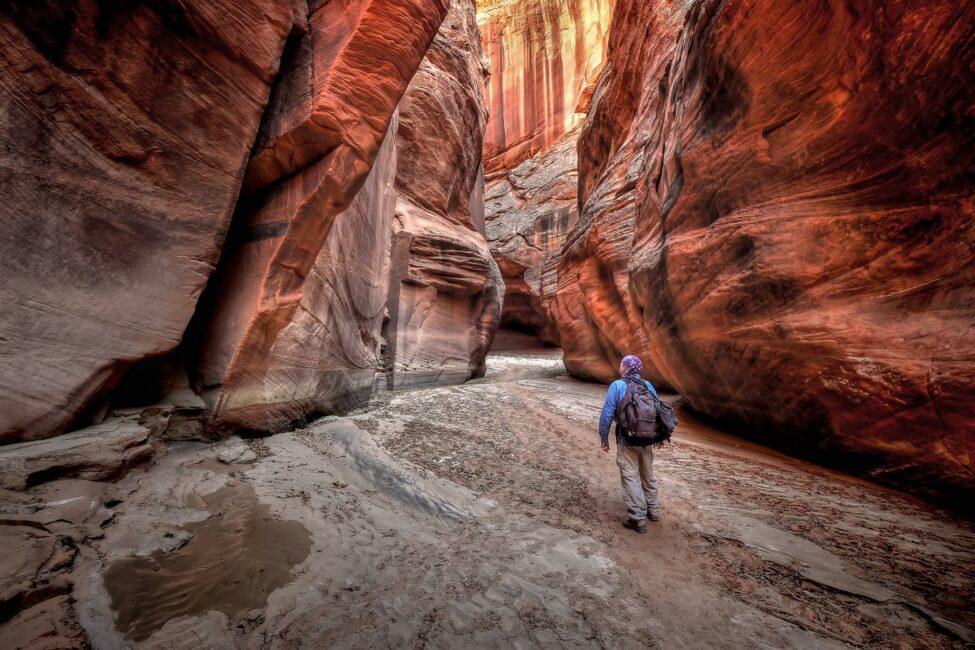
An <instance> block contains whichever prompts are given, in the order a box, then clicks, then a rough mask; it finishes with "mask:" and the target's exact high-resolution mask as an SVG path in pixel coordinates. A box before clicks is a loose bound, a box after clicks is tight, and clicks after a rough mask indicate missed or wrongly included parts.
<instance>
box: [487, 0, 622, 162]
mask: <svg viewBox="0 0 975 650" xmlns="http://www.w3.org/2000/svg"><path fill="white" fill-rule="evenodd" d="M612 7H613V0H486V1H485V0H482V1H481V2H478V23H479V24H480V28H481V33H482V36H483V40H484V50H485V53H486V54H487V56H488V58H489V60H490V63H491V82H490V85H489V86H488V91H487V98H488V107H489V109H490V119H489V121H488V126H487V134H486V136H485V146H484V167H485V169H486V170H487V172H488V173H489V174H490V173H492V172H495V171H498V170H510V169H513V168H514V167H516V166H517V165H518V164H519V163H521V162H523V161H525V160H527V159H528V158H530V157H531V156H533V155H534V154H536V153H538V152H540V151H543V150H544V149H546V148H548V147H549V146H551V145H553V144H555V143H556V142H557V141H558V140H559V139H560V138H561V137H562V135H563V134H565V133H568V132H569V131H571V130H572V129H573V128H574V127H576V126H577V125H578V124H579V123H580V122H581V121H582V118H583V116H584V113H585V110H586V107H587V104H588V99H589V94H590V93H591V91H592V86H593V84H594V83H595V81H596V78H597V77H598V75H599V71H600V70H601V69H602V65H603V57H604V50H605V45H606V37H607V31H608V29H609V24H610V15H611V13H612Z"/></svg>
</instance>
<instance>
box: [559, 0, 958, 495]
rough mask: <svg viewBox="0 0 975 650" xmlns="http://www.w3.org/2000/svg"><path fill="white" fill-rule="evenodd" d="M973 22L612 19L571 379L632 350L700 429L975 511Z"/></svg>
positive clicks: (569, 263) (566, 277)
mask: <svg viewBox="0 0 975 650" xmlns="http://www.w3.org/2000/svg"><path fill="white" fill-rule="evenodd" d="M973 24H975V9H973V8H972V7H971V6H969V5H966V4H964V3H953V2H947V1H932V2H925V3H922V4H921V5H918V4H916V3H908V2H885V3H879V2H859V3H854V4H852V5H851V4H850V3H842V2H823V3H777V2H771V1H768V0H750V1H747V2H738V3H723V2H717V1H711V0H701V1H697V2H691V3H684V4H682V5H673V4H672V3H665V2H648V3H633V4H631V5H628V6H626V7H625V8H621V9H620V11H618V13H617V14H616V16H615V17H614V24H613V30H612V37H611V43H610V54H609V62H608V64H607V72H606V74H605V75H604V77H603V78H602V80H601V82H600V85H599V88H598V89H597V90H596V92H595V96H594V100H593V105H592V108H591V111H590V116H589V120H588V123H587V125H586V127H585V130H584V134H583V138H582V144H581V146H580V151H581V152H582V153H583V155H582V163H581V166H580V176H581V180H580V187H581V190H582V195H581V197H580V199H581V202H582V205H583V215H582V217H581V219H580V222H579V224H578V225H577V227H576V229H575V230H574V231H573V233H572V235H571V237H570V243H569V245H568V246H567V248H566V253H565V257H564V259H563V261H562V266H561V267H560V269H559V296H558V303H559V306H560V309H559V314H558V318H559V325H560V329H562V334H563V341H570V342H571V345H570V344H567V346H568V347H574V348H576V351H575V352H573V353H572V354H571V355H567V358H566V361H567V365H569V367H570V369H571V370H573V371H574V372H575V373H576V374H580V375H583V376H595V377H603V376H604V375H606V374H607V373H606V369H607V367H611V365H612V363H613V362H615V360H616V355H617V354H618V353H619V352H620V351H621V350H619V346H618V344H617V343H616V342H617V341H620V340H625V339H626V338H627V337H635V339H634V343H633V344H640V345H642V346H644V347H643V348H642V350H643V354H644V355H645V357H647V358H648V359H649V360H650V361H651V362H652V364H653V367H654V372H655V373H657V374H658V375H659V376H660V377H661V378H663V379H665V380H666V381H667V382H668V383H670V384H671V385H673V386H674V387H675V388H676V389H677V390H679V391H680V392H681V393H682V394H683V395H684V397H685V399H686V400H687V401H688V402H689V403H690V404H691V405H692V406H693V407H694V408H696V409H698V410H700V411H702V412H704V413H706V414H708V415H711V416H713V417H716V418H720V419H722V420H726V421H732V422H738V423H743V424H745V425H747V426H748V430H749V431H750V432H752V434H751V435H757V436H760V437H761V438H763V439H765V440H767V441H771V442H773V443H775V444H777V445H779V446H784V447H788V448H791V449H793V450H797V451H799V452H801V453H804V454H815V455H817V456H819V457H820V458H824V459H827V460H828V461H829V462H832V463H842V464H846V465H848V466H850V467H855V468H856V469H858V470H859V471H866V472H868V473H869V474H870V475H871V476H874V477H877V478H881V479H884V480H888V481H892V482H896V483H898V484H901V485H910V486H911V487H912V489H913V490H914V491H916V492H927V493H933V494H939V495H941V496H945V497H954V498H957V499H964V498H967V497H966V496H965V495H968V497H970V494H971V490H972V488H973V487H975V469H973V465H972V452H973V445H975V420H973V415H972V414H973V413H975V402H973V400H975V334H973V331H975V330H973V329H972V327H971V323H972V321H973V316H975V307H973V305H975V289H973V287H975V271H973V269H975V267H973V265H972V264H971V261H972V259H973V251H975V231H973V223H975V220H973V218H972V217H973V208H975V201H973V193H972V184H971V174H972V171H973V169H975V157H973V153H972V152H973V144H975V129H973V128H972V125H971V114H970V107H971V106H972V103H973V100H975V96H973V86H972V84H971V75H970V70H971V69H972V67H973V64H975V50H973V48H972V42H973V41H972V38H973V35H972V34H973V33H972V27H971V26H972V25H973ZM647 34H650V35H652V36H651V37H650V38H647V37H646V35H647ZM590 269H595V270H596V272H594V271H592V270H590ZM600 273H601V274H602V278H601V279H600V280H599V281H597V282H595V283H592V284H590V283H589V282H588V279H590V278H593V277H597V276H599V274H600ZM583 316H584V317H583ZM567 332H573V335H572V336H569V335H567Z"/></svg>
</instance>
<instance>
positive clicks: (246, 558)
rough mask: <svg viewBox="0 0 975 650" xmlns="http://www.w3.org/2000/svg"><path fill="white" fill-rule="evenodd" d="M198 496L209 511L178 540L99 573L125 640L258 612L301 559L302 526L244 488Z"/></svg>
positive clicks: (306, 540) (305, 549) (304, 550)
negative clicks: (169, 625)
mask: <svg viewBox="0 0 975 650" xmlns="http://www.w3.org/2000/svg"><path fill="white" fill-rule="evenodd" d="M197 499H199V505H200V506H201V507H202V508H205V509H206V510H208V511H209V512H210V513H211V516H210V517H209V518H208V519H206V520H204V521H201V522H197V523H192V524H188V525H187V526H185V527H184V529H185V530H186V531H187V532H188V533H189V534H190V535H191V537H190V539H189V541H188V542H187V543H186V544H185V545H183V546H182V547H180V548H178V549H176V550H175V551H172V552H170V553H163V552H157V553H154V554H152V555H151V556H149V557H134V558H130V559H126V560H122V561H118V562H115V563H113V564H112V565H111V566H109V568H108V570H107V571H106V573H105V588H106V590H107V591H108V594H109V597H110V598H111V606H112V611H113V613H114V618H115V626H116V627H117V629H118V630H119V631H121V632H122V633H123V634H124V635H125V636H126V637H127V638H128V639H130V640H133V641H143V640H145V639H148V638H149V637H150V636H152V634H153V633H154V632H156V631H157V630H159V629H161V628H162V627H163V626H164V625H165V624H166V622H167V621H169V620H171V619H174V618H179V617H183V616H198V615H202V614H204V613H205V612H207V611H210V610H217V611H221V612H223V613H224V614H226V615H227V616H228V617H230V618H231V619H234V618H239V617H241V616H242V615H244V614H246V613H247V612H249V611H251V610H254V609H262V608H263V607H264V606H265V605H266V603H267V598H268V596H269V595H270V594H271V592H273V591H274V590H276V589H278V588H280V587H282V586H284V585H285V584H287V583H288V582H290V580H291V570H292V569H293V568H294V567H295V566H297V565H298V564H300V563H301V562H302V561H304V559H305V558H306V557H308V553H309V552H310V550H311V536H310V534H309V532H308V530H306V529H305V527H304V526H302V525H301V524H300V523H298V522H296V521H283V520H280V519H277V518H275V517H274V516H273V515H272V514H271V512H270V508H269V506H267V505H265V504H263V503H261V502H260V501H259V500H258V498H257V496H256V495H255V493H254V491H253V489H252V488H251V487H250V486H249V485H247V484H243V483H231V484H229V485H227V486H225V487H223V488H221V489H219V490H217V491H216V492H213V493H211V494H208V495H206V496H204V497H197ZM197 499H194V503H193V504H192V505H193V506H194V507H195V506H197V505H198V504H197V503H196V501H197Z"/></svg>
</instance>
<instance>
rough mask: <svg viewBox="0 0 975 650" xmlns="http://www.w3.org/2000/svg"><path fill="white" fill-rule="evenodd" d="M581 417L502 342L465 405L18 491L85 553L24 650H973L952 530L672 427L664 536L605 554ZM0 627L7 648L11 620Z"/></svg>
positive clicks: (597, 396) (512, 341)
mask: <svg viewBox="0 0 975 650" xmlns="http://www.w3.org/2000/svg"><path fill="white" fill-rule="evenodd" d="M603 393H604V387H603V386H599V385H594V384H586V383H583V382H579V381H575V380H573V379H571V378H569V377H568V376H566V375H565V374H564V369H563V367H562V364H561V360H560V353H559V351H558V350H551V349H548V350H545V349H539V348H534V347H532V346H531V345H530V343H528V339H527V338H524V339H523V338H519V337H517V336H513V335H507V334H505V335H504V336H503V337H502V338H501V340H500V342H499V344H498V345H497V346H496V349H495V351H494V352H493V353H492V355H491V357H490V358H489V371H488V375H487V377H485V378H484V379H482V380H478V381H475V382H470V383H468V384H465V385H463V386H453V387H438V388H427V389H416V390H411V391H407V392H399V393H392V394H389V393H385V394H381V395H380V396H379V397H378V398H377V399H376V400H374V402H373V403H372V404H371V405H370V407H369V408H368V409H365V410H363V411H361V412H357V413H353V414H351V415H349V416H345V417H327V418H324V419H321V420H318V421H316V422H315V423H313V424H312V425H310V426H308V427H307V428H304V429H302V430H298V431H292V432H288V433H283V434H278V435H274V436H270V437H266V438H261V439H250V440H240V439H232V440H228V441H225V442H221V443H217V444H214V445H210V444H204V443H177V444H173V445H171V446H170V447H169V449H168V450H167V452H166V453H165V455H163V456H162V457H161V458H160V459H159V461H158V462H157V463H156V464H155V465H154V466H152V467H151V468H149V469H148V470H145V471H143V470H135V471H133V472H130V473H129V474H128V475H127V476H126V477H125V478H124V479H122V480H121V481H120V482H118V483H116V484H107V485H106V484H99V483H92V482H87V481H55V482H53V483H48V484H45V485H43V486H38V487H37V488H34V489H33V492H32V493H30V494H29V495H28V497H29V498H33V499H35V500H36V499H41V500H44V502H45V504H46V507H47V508H48V509H49V510H51V511H52V512H53V511H54V510H57V509H58V508H61V509H69V510H70V509H72V508H74V510H70V511H69V510H65V511H64V513H63V514H59V515H58V517H60V521H62V522H68V523H72V524H73V525H77V526H78V527H80V529H82V530H87V531H88V532H83V533H80V534H76V535H75V536H74V538H75V539H76V540H77V542H76V543H77V548H76V549H75V550H76V557H75V558H74V560H73V568H72V570H71V579H72V582H73V584H74V588H73V591H72V592H71V594H70V595H69V596H64V597H61V599H62V600H64V599H67V600H68V601H70V604H71V605H72V607H71V610H73V611H74V612H75V614H74V618H73V619H72V620H62V621H60V622H59V623H58V624H57V625H55V626H53V627H52V628H51V630H50V632H49V633H48V634H46V636H45V637H44V638H45V639H46V640H47V642H48V645H47V646H45V647H62V646H70V645H71V644H72V643H77V642H78V640H79V639H80V638H81V631H82V630H83V634H84V636H85V637H86V638H87V642H88V643H90V644H91V645H92V646H94V647H96V648H121V647H131V646H140V647H160V648H162V647H165V648H170V649H171V648H184V647H186V648H189V647H210V648H218V647H220V648H222V647H239V648H263V647H272V648H291V647H308V648H312V647H314V648H319V647H350V648H351V647H424V646H429V647H456V648H461V647H463V648H473V647H498V646H504V647H538V646H584V647H653V646H660V647H669V648H673V647H710V648H715V647H727V648H737V647H775V648H779V647H833V646H873V647H904V648H911V647H933V648H941V647H944V648H948V647H964V646H965V645H966V642H967V643H971V642H972V641H973V638H972V633H971V631H970V629H971V628H972V627H975V612H973V611H972V600H971V597H972V594H973V589H975V526H973V525H972V524H971V523H970V522H967V521H965V520H963V519H959V518H956V517H953V516H952V515H950V514H948V513H945V512H942V511H938V510H936V509H934V508H932V507H931V506H929V505H926V504H924V503H922V502H920V501H917V500H915V499H912V498H911V497H909V496H907V495H904V494H900V493H896V492H892V491H889V490H886V489H883V488H880V487H877V486H875V485H872V484H870V483H867V482H864V481H859V480H856V479H853V478H850V477H847V476H844V475H841V474H837V473H834V472H830V471H827V470H824V469H822V468H820V467H816V466H813V465H809V464H806V463H803V462H800V461H797V460H794V459H790V458H787V457H784V456H782V455H779V454H776V453H775V452H772V451H769V450H767V449H765V448H762V447H759V446H756V445H752V444H749V443H747V442H743V441H741V440H739V439H737V438H733V437H730V436H728V435H725V434H723V433H721V432H719V431H716V430H714V429H711V428H709V427H707V426H705V425H703V424H701V423H699V422H697V421H695V420H694V418H693V417H692V415H691V414H689V413H686V412H682V413H681V419H682V426H681V427H680V429H679V433H678V435H677V436H676V438H675V440H674V442H673V444H671V445H669V446H666V447H664V448H662V449H660V450H659V451H658V452H657V454H656V462H655V467H656V470H657V474H658V477H659V479H660V480H661V484H662V494H663V518H662V520H661V521H660V522H659V523H656V524H651V525H650V531H649V533H648V534H646V535H642V536H641V535H636V534H634V533H632V532H630V531H628V530H625V529H623V528H622V527H621V526H620V523H619V522H620V517H621V515H622V507H621V503H620V497H619V488H618V481H619V478H618V473H617V470H616V466H615V462H614V455H613V454H605V453H603V452H601V451H600V450H599V448H598V444H597V443H598V440H597V437H596V435H595V425H596V419H597V415H598V409H599V406H600V405H601V401H602V397H603ZM218 457H219V458H221V459H222V461H221V460H218ZM226 461H229V462H226ZM79 495H81V496H84V497H85V498H84V499H80V501H79V498H78V497H79ZM28 497H25V498H28ZM79 502H80V503H84V504H88V506H85V507H86V508H87V509H86V510H85V509H84V508H82V510H84V512H81V511H79V510H78V509H77V507H75V506H73V505H72V503H79ZM59 512H60V511H59ZM49 518H53V515H52V516H51V517H49ZM86 526H87V528H85V527H86ZM57 601H58V599H53V600H48V601H45V603H44V604H43V606H44V607H54V606H58V604H57ZM64 604H65V603H64V602H61V603H60V605H62V606H63V605H64ZM38 607H40V606H38ZM41 614H43V612H39V613H38V612H35V615H36V616H38V617H39V618H38V620H41V619H43V616H41ZM25 617H26V618H25ZM12 623H13V625H11V626H8V633H10V634H11V635H12V636H10V637H8V640H9V639H13V641H14V643H15V644H16V642H17V639H18V638H21V637H18V636H16V635H17V634H26V632H25V630H27V629H28V628H29V627H30V624H31V623H30V614H23V613H22V614H19V615H18V617H17V620H14V621H12ZM35 633H36V630H35ZM23 638H27V637H23ZM58 644H61V646H59V645H58Z"/></svg>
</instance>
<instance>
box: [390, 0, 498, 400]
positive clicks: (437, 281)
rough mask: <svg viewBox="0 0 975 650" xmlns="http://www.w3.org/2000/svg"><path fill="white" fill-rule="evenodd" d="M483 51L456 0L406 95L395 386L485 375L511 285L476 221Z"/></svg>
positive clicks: (393, 337)
mask: <svg viewBox="0 0 975 650" xmlns="http://www.w3.org/2000/svg"><path fill="white" fill-rule="evenodd" d="M482 59H483V56H482V53H481V46H480V35H479V32H478V27H477V22H476V14H475V11H474V6H473V4H472V3H471V2H470V0H453V3H452V6H451V10H450V13H449V14H448V16H447V19H446V20H445V21H444V24H443V27H441V30H440V33H439V34H438V36H437V38H436V39H435V40H434V42H433V44H432V45H431V47H430V51H429V52H428V54H427V58H426V59H425V60H424V62H423V64H422V65H421V66H420V69H419V70H418V71H417V74H416V76H415V77H414V78H413V81H412V82H411V83H410V87H409V90H408V91H407V93H406V96H405V97H404V98H403V102H402V103H401V105H400V122H399V129H398V131H397V136H396V149H397V155H398V163H397V169H396V193H397V197H398V200H397V205H396V226H395V234H394V236H393V237H394V240H393V247H392V253H391V258H392V259H391V276H390V294H389V303H388V321H387V322H386V324H385V326H384V330H383V331H384V335H385V341H386V346H387V347H386V351H385V354H386V357H385V360H386V369H387V373H388V374H387V380H388V383H389V386H390V387H391V388H393V387H400V386H405V385H418V384H432V383H455V382H459V381H465V380H467V379H470V378H472V377H480V376H481V375H483V374H484V357H485V355H486V354H487V351H488V348H489V347H490V345H491V341H492V340H493V338H494V332H495V330H496V329H497V327H498V323H499V321H500V318H501V302H502V299H503V297H504V285H503V282H502V279H501V275H500V273H499V271H498V267H497V264H496V263H495V261H494V259H493V258H492V257H491V253H490V251H489V250H488V246H487V242H486V241H485V239H484V234H483V231H482V230H481V229H479V225H480V226H481V227H483V225H482V224H483V222H482V219H483V216H482V214H483V208H482V207H481V205H480V203H481V201H483V182H484V181H483V174H482V172H481V144H482V139H483V131H484V125H485V121H486V110H485V106H484V100H483V86H484V83H485V79H486V76H487V70H486V69H485V66H484V62H483V60H482ZM432 125H436V127H435V128H432ZM479 222H480V223H479Z"/></svg>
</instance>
